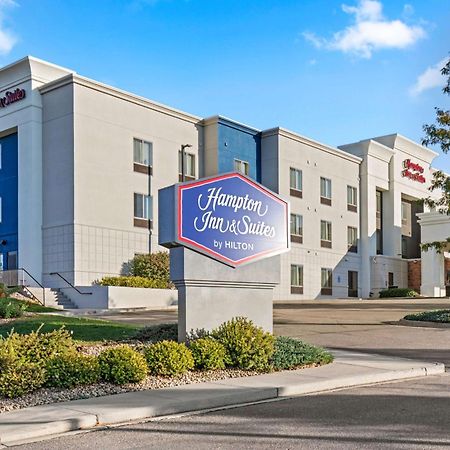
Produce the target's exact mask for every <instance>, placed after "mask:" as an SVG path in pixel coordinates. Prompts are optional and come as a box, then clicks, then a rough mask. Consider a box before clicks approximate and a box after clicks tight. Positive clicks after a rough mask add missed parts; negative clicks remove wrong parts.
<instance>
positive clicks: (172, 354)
mask: <svg viewBox="0 0 450 450" xmlns="http://www.w3.org/2000/svg"><path fill="white" fill-rule="evenodd" d="M144 355H145V359H146V360H147V364H148V368H149V370H150V373H152V374H154V375H163V376H180V375H183V374H184V373H186V372H187V371H188V370H190V369H193V368H194V359H193V357H192V353H191V351H190V350H189V349H188V348H187V347H186V345H185V344H183V343H181V344H179V343H178V342H174V341H162V342H157V343H156V344H152V345H149V346H147V347H145V349H144Z"/></svg>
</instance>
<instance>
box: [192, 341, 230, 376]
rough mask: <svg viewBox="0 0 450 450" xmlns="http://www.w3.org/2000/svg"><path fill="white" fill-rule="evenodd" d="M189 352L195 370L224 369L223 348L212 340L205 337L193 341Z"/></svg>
mask: <svg viewBox="0 0 450 450" xmlns="http://www.w3.org/2000/svg"><path fill="white" fill-rule="evenodd" d="M189 348H190V350H191V352H192V356H193V358H194V364H195V367H196V368H197V369H204V370H217V369H224V368H225V361H224V360H225V356H226V354H227V351H226V350H225V347H224V346H223V345H222V344H221V343H220V342H218V341H216V340H215V339H213V338H210V337H206V338H200V339H197V340H195V341H193V342H192V343H191V345H190V347H189Z"/></svg>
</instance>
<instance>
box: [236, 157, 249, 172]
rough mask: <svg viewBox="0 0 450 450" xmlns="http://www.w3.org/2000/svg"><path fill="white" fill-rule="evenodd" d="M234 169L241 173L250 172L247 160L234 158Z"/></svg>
mask: <svg viewBox="0 0 450 450" xmlns="http://www.w3.org/2000/svg"><path fill="white" fill-rule="evenodd" d="M234 170H235V171H236V172H239V173H242V175H248V174H249V173H250V172H249V171H250V165H249V163H248V162H247V161H241V160H240V159H235V160H234Z"/></svg>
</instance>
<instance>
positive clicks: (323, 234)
mask: <svg viewBox="0 0 450 450" xmlns="http://www.w3.org/2000/svg"><path fill="white" fill-rule="evenodd" d="M320 246H321V247H324V248H331V222H327V221H326V220H321V221H320Z"/></svg>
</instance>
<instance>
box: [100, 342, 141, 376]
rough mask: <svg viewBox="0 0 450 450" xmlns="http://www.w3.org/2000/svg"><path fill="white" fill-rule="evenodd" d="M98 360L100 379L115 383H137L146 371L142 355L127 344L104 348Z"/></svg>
mask: <svg viewBox="0 0 450 450" xmlns="http://www.w3.org/2000/svg"><path fill="white" fill-rule="evenodd" d="M98 362H99V364H100V374H101V377H102V379H103V380H105V381H110V382H112V383H115V384H125V383H138V382H139V381H142V380H143V379H144V378H145V377H146V376H147V372H148V370H147V363H146V361H145V358H144V356H142V354H141V353H139V352H137V351H136V350H133V349H132V348H131V347H130V346H129V345H119V346H118V347H113V348H109V349H107V350H104V351H103V352H101V353H100V355H99V356H98Z"/></svg>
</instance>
